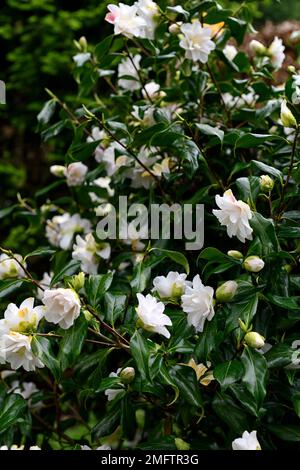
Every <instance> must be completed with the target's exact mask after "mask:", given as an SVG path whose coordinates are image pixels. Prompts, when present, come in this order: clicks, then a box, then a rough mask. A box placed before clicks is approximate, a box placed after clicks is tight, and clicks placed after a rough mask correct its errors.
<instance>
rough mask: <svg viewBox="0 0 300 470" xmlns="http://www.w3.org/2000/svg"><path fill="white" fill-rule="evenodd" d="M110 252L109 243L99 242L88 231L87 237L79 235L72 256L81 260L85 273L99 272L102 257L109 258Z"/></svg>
mask: <svg viewBox="0 0 300 470" xmlns="http://www.w3.org/2000/svg"><path fill="white" fill-rule="evenodd" d="M110 253H111V248H110V244H109V243H97V242H96V240H95V238H94V237H93V235H92V234H91V233H88V234H87V235H86V236H85V238H82V237H81V236H80V235H77V237H76V243H75V244H74V245H73V253H72V258H73V259H76V260H78V261H80V262H81V269H82V271H83V272H84V273H86V274H97V270H98V265H99V261H100V258H102V259H105V260H107V259H108V258H109V257H110Z"/></svg>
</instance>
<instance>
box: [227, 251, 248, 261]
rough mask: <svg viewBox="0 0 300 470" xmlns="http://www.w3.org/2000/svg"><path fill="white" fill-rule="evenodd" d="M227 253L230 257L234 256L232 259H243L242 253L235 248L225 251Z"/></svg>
mask: <svg viewBox="0 0 300 470" xmlns="http://www.w3.org/2000/svg"><path fill="white" fill-rule="evenodd" d="M227 255H228V256H231V258H234V259H243V258H244V257H243V255H242V253H241V252H240V251H237V250H229V251H227Z"/></svg>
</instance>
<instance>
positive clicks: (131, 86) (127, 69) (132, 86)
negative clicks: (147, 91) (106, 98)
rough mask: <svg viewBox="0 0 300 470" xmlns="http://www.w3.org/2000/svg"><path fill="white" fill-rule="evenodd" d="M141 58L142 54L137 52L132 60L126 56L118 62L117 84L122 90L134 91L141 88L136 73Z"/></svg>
mask: <svg viewBox="0 0 300 470" xmlns="http://www.w3.org/2000/svg"><path fill="white" fill-rule="evenodd" d="M141 58H142V56H141V55H139V54H137V55H135V56H134V57H132V60H131V59H130V58H129V57H128V58H126V59H124V60H122V62H120V63H119V65H118V84H119V87H120V88H123V90H131V91H134V90H139V89H140V88H141V82H140V79H139V74H138V70H139V69H140V61H141ZM132 62H133V63H132ZM122 77H124V78H122ZM127 77H133V79H134V80H130V78H127Z"/></svg>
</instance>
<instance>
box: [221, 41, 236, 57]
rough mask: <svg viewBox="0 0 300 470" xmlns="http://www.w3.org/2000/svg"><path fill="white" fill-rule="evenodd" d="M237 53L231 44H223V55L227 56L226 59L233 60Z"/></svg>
mask: <svg viewBox="0 0 300 470" xmlns="http://www.w3.org/2000/svg"><path fill="white" fill-rule="evenodd" d="M237 53H238V50H237V48H236V47H235V46H233V45H232V44H227V46H225V47H224V49H223V54H224V55H225V57H227V59H228V60H233V59H234V58H235V56H236V55H237Z"/></svg>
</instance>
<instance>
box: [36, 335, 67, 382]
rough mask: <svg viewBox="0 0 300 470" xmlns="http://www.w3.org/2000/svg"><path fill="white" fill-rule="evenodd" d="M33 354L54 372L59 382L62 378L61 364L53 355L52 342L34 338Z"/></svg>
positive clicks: (38, 337) (37, 337)
mask: <svg viewBox="0 0 300 470" xmlns="http://www.w3.org/2000/svg"><path fill="white" fill-rule="evenodd" d="M31 347H32V352H33V354H34V355H35V356H36V357H38V358H39V359H40V360H41V361H42V363H43V364H45V366H46V367H48V369H49V370H50V371H51V372H52V374H53V376H54V378H55V380H56V381H57V382H58V381H59V379H60V376H61V369H60V364H59V362H58V360H57V359H56V357H55V356H54V354H53V351H52V347H51V341H50V340H49V339H47V338H43V337H40V336H34V337H33V338H32V341H31Z"/></svg>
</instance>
